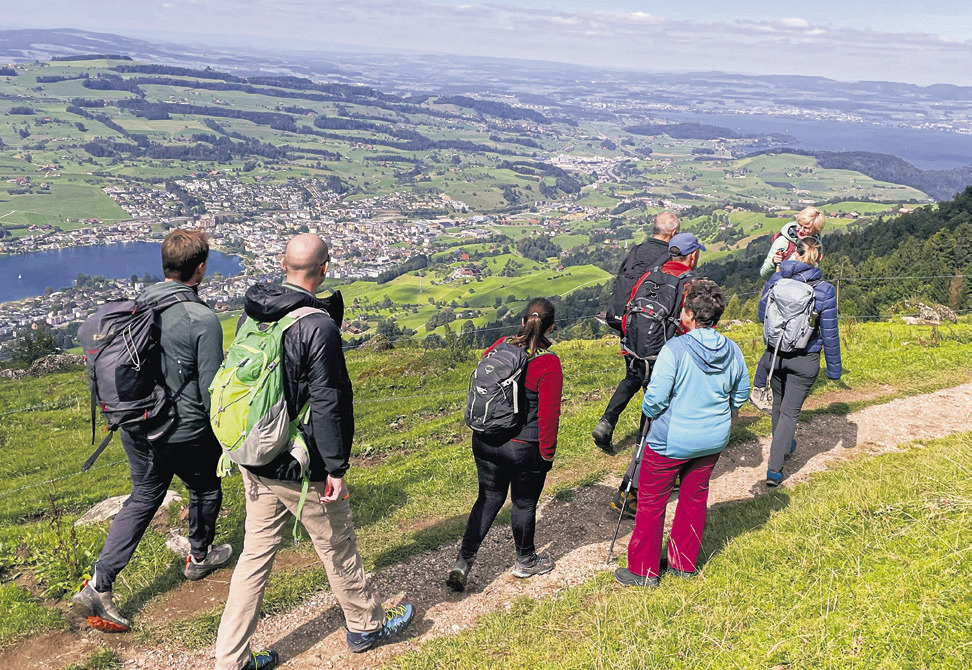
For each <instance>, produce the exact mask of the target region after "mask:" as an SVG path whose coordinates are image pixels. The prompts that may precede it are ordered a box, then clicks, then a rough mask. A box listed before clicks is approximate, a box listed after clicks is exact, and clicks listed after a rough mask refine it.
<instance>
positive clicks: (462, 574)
mask: <svg viewBox="0 0 972 670" xmlns="http://www.w3.org/2000/svg"><path fill="white" fill-rule="evenodd" d="M472 564H473V562H472V561H467V560H466V559H464V558H462V557H460V556H457V557H456V562H455V564H454V565H453V566H452V570H450V571H449V577H448V578H447V579H446V586H448V587H449V588H450V589H452V590H453V591H455V592H457V593H461V592H463V591H465V590H466V578H467V577H469V569H470V568H472Z"/></svg>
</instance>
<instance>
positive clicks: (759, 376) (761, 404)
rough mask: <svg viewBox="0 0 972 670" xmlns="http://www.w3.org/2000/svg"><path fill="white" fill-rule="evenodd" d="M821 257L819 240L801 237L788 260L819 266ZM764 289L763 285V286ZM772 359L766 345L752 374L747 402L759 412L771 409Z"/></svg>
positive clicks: (771, 354) (821, 248)
mask: <svg viewBox="0 0 972 670" xmlns="http://www.w3.org/2000/svg"><path fill="white" fill-rule="evenodd" d="M822 257H823V247H822V246H821V244H820V240H819V239H818V238H816V237H813V236H809V237H803V238H801V239H800V241H799V242H797V243H796V249H795V251H794V253H793V256H792V258H790V259H788V260H795V261H800V262H801V263H806V264H807V265H809V266H811V267H814V268H816V267H819V266H820V259H821V258H822ZM764 290H765V286H764ZM772 359H773V351H772V350H771V349H770V348H769V347H767V348H766V350H765V351H763V355H762V356H761V357H760V359H759V363H758V364H757V365H756V373H755V374H754V375H753V389H752V393H751V394H750V396H749V402H750V403H752V404H753V406H754V407H756V409H758V410H759V411H760V412H764V413H766V414H769V413H770V412H771V411H772V410H773V393H772V391H771V390H770V388H769V372H770V363H771V362H772Z"/></svg>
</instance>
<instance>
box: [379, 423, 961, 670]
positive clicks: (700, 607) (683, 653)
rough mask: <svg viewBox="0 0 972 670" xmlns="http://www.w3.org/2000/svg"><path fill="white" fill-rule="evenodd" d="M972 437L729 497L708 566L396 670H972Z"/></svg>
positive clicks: (499, 629) (503, 629)
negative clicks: (738, 498)
mask: <svg viewBox="0 0 972 670" xmlns="http://www.w3.org/2000/svg"><path fill="white" fill-rule="evenodd" d="M970 473H972V434H969V433H966V434H959V435H955V436H952V437H950V438H947V439H943V440H937V441H935V442H931V443H928V444H922V443H916V444H914V445H913V446H912V447H911V448H910V449H909V450H907V451H906V452H905V453H898V454H892V455H886V456H881V457H879V458H875V459H860V460H858V461H856V462H854V463H852V464H850V465H847V466H844V467H841V468H840V469H838V470H835V471H832V472H826V473H820V474H818V475H815V476H814V477H813V479H812V480H811V481H810V482H808V483H805V484H801V485H799V486H796V487H794V488H792V489H789V490H781V491H774V492H772V493H770V494H768V495H763V496H759V497H758V498H756V499H753V500H748V501H746V502H742V503H737V504H730V505H725V506H721V507H718V508H715V509H713V510H712V511H711V514H710V516H709V524H708V527H707V529H706V535H705V538H704V540H703V547H702V552H703V556H704V557H706V558H705V561H704V563H703V565H702V568H701V575H700V577H698V578H696V579H694V580H691V581H680V580H676V579H674V578H668V579H664V580H663V583H662V587H661V588H660V589H658V590H657V591H652V590H644V589H631V590H622V589H621V588H619V587H618V586H616V585H615V584H614V581H613V578H612V576H611V575H610V574H602V575H599V576H598V577H596V578H595V579H594V580H592V581H591V582H589V583H587V584H584V585H582V586H580V587H576V588H573V589H570V590H568V591H566V592H563V593H560V594H558V595H557V596H555V597H553V598H550V599H547V600H544V601H541V602H535V601H531V600H528V599H525V598H524V599H522V600H519V601H516V602H514V603H513V604H512V606H511V608H510V611H509V612H503V613H495V614H491V615H487V616H485V617H483V618H482V619H480V622H479V625H478V626H476V627H475V628H473V629H470V630H469V631H466V632H464V633H462V634H461V635H459V636H457V637H455V638H441V639H439V640H436V641H434V642H431V643H429V644H427V645H424V646H423V647H422V649H421V650H419V651H418V652H414V653H411V654H408V655H405V656H402V657H400V658H399V659H398V660H397V661H396V662H395V663H394V664H393V666H394V667H396V668H409V670H415V669H419V668H456V669H467V668H468V669H472V668H493V667H504V668H823V667H839V668H900V667H908V668H932V667H934V668H967V667H969V664H970V663H972V645H970V643H969V640H970V636H972V626H970V621H972V618H970V617H972V585H970V582H969V581H968V579H966V578H965V575H967V574H968V571H969V570H970V569H972V554H970V551H969V547H970V546H972V504H970V501H972V478H970V476H969V475H970Z"/></svg>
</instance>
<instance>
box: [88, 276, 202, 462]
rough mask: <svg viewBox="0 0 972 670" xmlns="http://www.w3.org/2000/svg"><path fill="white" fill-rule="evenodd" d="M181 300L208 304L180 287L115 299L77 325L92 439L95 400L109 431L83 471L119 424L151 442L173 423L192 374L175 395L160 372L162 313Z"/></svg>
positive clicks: (92, 440) (172, 425) (166, 430)
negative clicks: (156, 297) (152, 297)
mask: <svg viewBox="0 0 972 670" xmlns="http://www.w3.org/2000/svg"><path fill="white" fill-rule="evenodd" d="M180 302H198V303H200V304H205V303H203V302H202V300H200V299H199V297H198V296H197V295H196V294H195V292H194V291H179V292H178V293H174V294H173V295H172V296H170V297H166V298H164V299H163V300H160V301H158V302H151V303H143V302H139V301H138V300H120V301H113V302H108V303H105V304H104V305H102V306H101V307H99V308H98V309H97V310H95V312H94V314H92V315H91V316H89V317H88V318H87V319H86V320H85V321H84V323H83V324H81V327H80V328H78V339H79V340H80V341H81V345H82V347H83V348H84V362H85V367H86V368H87V370H88V387H89V388H90V390H91V443H92V444H94V438H95V405H97V406H98V407H100V408H101V413H102V414H103V415H104V417H105V422H106V424H107V425H106V427H105V429H106V431H107V432H108V435H107V436H106V437H105V439H104V440H102V442H101V444H100V445H99V446H98V448H97V449H96V450H95V452H94V453H93V454H91V457H90V458H88V460H87V461H85V463H84V465H83V466H82V467H81V470H82V472H83V471H85V470H87V469H88V468H90V467H91V466H92V465H93V464H94V462H95V460H97V458H98V456H100V455H101V452H102V451H104V450H105V447H107V446H108V443H109V442H110V441H111V438H112V436H114V434H115V431H116V430H118V429H119V428H124V429H125V430H126V431H128V432H129V433H131V434H132V435H137V436H139V437H142V438H144V439H145V440H147V441H149V442H152V441H154V440H158V439H160V438H162V437H164V436H165V435H166V434H167V433H168V432H169V431H170V430H171V429H172V428H173V427H174V425H175V419H176V416H175V404H174V402H173V401H174V400H175V398H178V397H179V395H180V394H181V393H182V391H183V390H184V389H185V387H186V385H187V384H188V383H189V381H190V380H191V378H192V377H189V378H187V379H186V380H185V382H183V384H182V387H181V388H180V389H179V390H178V392H177V393H176V394H175V396H174V397H170V396H169V391H168V389H167V388H166V386H165V383H164V381H163V378H162V357H161V353H160V348H159V333H160V330H159V324H158V315H159V314H161V313H162V312H163V311H165V310H166V309H168V308H169V307H171V306H172V305H175V304H177V303H180Z"/></svg>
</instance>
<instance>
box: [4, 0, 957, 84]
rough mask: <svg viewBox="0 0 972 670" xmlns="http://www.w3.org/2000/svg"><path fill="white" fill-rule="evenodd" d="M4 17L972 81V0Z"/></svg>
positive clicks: (181, 0) (172, 4)
mask: <svg viewBox="0 0 972 670" xmlns="http://www.w3.org/2000/svg"><path fill="white" fill-rule="evenodd" d="M4 5H6V6H7V7H6V8H4V7H3V6H4ZM0 9H2V11H0V16H4V17H5V19H6V20H5V21H4V23H6V24H7V25H6V27H46V28H62V27H68V28H83V29H86V30H95V31H102V32H114V33H120V34H125V35H130V36H137V37H142V38H152V37H155V38H157V39H166V40H169V41H175V42H188V43H199V42H202V41H210V42H211V43H212V44H214V45H217V44H225V43H233V44H249V45H252V46H260V47H264V48H272V49H274V50H277V49H285V48H299V49H308V48H320V49H324V50H327V49H333V48H334V45H335V44H341V45H350V46H357V47H360V48H365V49H368V48H376V49H381V50H382V51H388V50H393V51H396V50H407V51H409V52H413V53H414V52H420V53H441V54H461V55H481V56H498V57H512V58H528V59H540V60H552V61H564V62H571V63H579V64H583V65H594V66H611V67H625V68H643V69H651V70H663V71H681V70H723V71H734V72H746V73H756V74H805V75H822V76H826V77H831V78H834V79H841V80H859V79H883V80H890V81H907V82H915V83H920V84H930V83H951V84H965V85H972V38H970V36H972V3H970V2H969V1H968V0H926V1H925V2H918V1H917V0H909V1H907V2H906V1H903V0H883V1H878V0H816V1H814V2H810V1H807V0H805V1H804V2H800V3H797V2H791V1H790V0H741V1H737V2H729V1H727V0H718V1H716V0H683V1H682V2H678V3H674V2H667V3H660V2H636V1H634V0H604V1H601V2H594V1H592V0H558V1H557V2H551V1H549V0H519V1H508V2H503V1H502V0H500V1H499V2H488V3H487V2H481V1H479V0H462V1H459V0H353V1H352V0H98V1H96V0H46V1H45V2H37V3H30V2H28V3H23V2H16V3H15V2H14V0H0ZM0 20H2V19H0Z"/></svg>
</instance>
